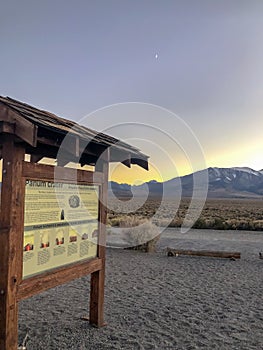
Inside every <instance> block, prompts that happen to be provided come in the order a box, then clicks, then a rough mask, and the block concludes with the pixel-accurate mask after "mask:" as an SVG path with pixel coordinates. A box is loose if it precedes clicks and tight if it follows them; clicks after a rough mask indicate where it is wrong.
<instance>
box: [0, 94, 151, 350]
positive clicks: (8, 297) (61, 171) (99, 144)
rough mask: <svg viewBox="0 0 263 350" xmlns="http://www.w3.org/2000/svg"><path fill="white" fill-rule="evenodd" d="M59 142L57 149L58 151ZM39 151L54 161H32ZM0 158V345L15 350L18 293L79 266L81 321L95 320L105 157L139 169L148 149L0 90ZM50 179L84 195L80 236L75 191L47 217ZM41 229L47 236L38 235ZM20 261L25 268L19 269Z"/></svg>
mask: <svg viewBox="0 0 263 350" xmlns="http://www.w3.org/2000/svg"><path fill="white" fill-rule="evenodd" d="M65 139H66V140H67V142H64V140H65ZM61 149H63V152H61V154H62V155H61V156H60V157H58V152H59V151H60V150H61ZM26 155H27V156H26ZM43 157H48V158H52V159H56V160H57V165H55V166H53V165H46V164H39V163H38V162H39V161H40V160H41V159H42V158H43ZM0 158H1V159H2V190H1V210H0V350H17V347H18V344H17V342H18V302H19V301H20V300H21V299H24V298H28V297H30V296H32V295H34V294H37V293H40V292H42V291H44V290H47V289H49V288H52V287H55V286H57V285H60V284H63V283H66V282H68V281H70V280H73V279H75V278H79V277H81V276H84V275H87V274H91V282H90V283H91V286H90V310H89V322H90V323H91V324H93V325H95V326H97V327H101V326H103V325H104V318H103V307H104V278H105V243H106V231H105V224H106V219H107V207H106V205H107V190H108V165H109V162H122V163H123V164H125V165H126V166H128V167H130V166H131V164H137V165H139V166H140V167H143V168H144V169H146V170H147V169H148V157H147V156H146V155H144V154H143V153H141V152H140V151H139V150H138V149H137V148H134V147H132V146H130V145H128V144H126V143H124V142H121V141H119V140H117V139H115V138H113V137H110V136H108V135H105V134H102V133H96V132H95V131H93V130H90V129H88V128H86V127H83V126H80V125H78V124H76V123H74V122H72V121H69V120H66V119H62V118H59V117H57V116H56V115H54V114H52V113H49V112H46V111H43V110H40V109H37V108H34V107H32V106H29V105H27V104H25V103H21V102H19V101H16V100H14V99H11V98H9V97H0ZM69 162H74V163H77V164H79V168H80V167H83V166H85V165H92V166H94V171H88V170H83V169H82V168H81V169H72V168H70V167H67V164H68V163H69ZM57 183H58V184H59V186H58V187H59V188H60V192H59V196H60V197H61V196H62V197H63V195H64V192H63V191H64V190H63V188H65V191H68V192H66V193H68V194H69V195H70V191H71V188H74V187H75V188H76V187H77V188H78V190H79V191H80V192H81V191H82V192H83V193H84V195H85V196H86V197H85V196H84V201H85V200H86V202H87V203H86V204H87V205H91V207H92V208H93V214H94V213H95V216H97V217H96V219H97V226H96V220H94V218H93V219H91V220H79V221H78V222H77V225H80V227H81V230H82V229H83V230H84V228H83V227H84V226H85V229H86V228H88V227H89V225H91V224H92V225H93V226H92V227H93V232H88V229H87V231H85V233H83V232H84V231H81V232H82V233H83V235H82V238H80V237H79V236H78V234H77V233H76V232H75V231H74V227H73V229H71V228H70V223H69V221H70V220H71V219H72V216H71V217H70V210H72V211H74V210H75V211H74V213H76V214H74V215H78V213H79V211H78V210H79V208H80V203H79V198H78V196H76V195H71V196H70V198H71V199H70V200H69V201H67V203H68V202H70V201H71V202H70V207H69V211H68V214H67V213H64V209H63V210H61V212H60V218H55V219H54V217H55V216H54V215H55V214H54V213H55V212H56V210H57V209H58V208H57V207H58V204H57V201H55V200H54V198H55V197H54V196H55V194H54V193H55V192H54V188H56V187H57V186H56V184H57ZM31 185H32V187H31V188H30V186H31ZM34 186H35V187H34ZM37 186H40V187H41V191H39V189H38V188H37ZM61 188H62V189H61ZM34 191H35V192H34ZM85 191H86V192H87V193H88V195H86V194H85V193H86V192H85ZM94 192H96V194H97V198H98V200H97V201H96V200H95V199H94V198H95V197H94V196H93V194H94ZM42 195H43V197H42ZM36 196H38V197H36ZM89 196H91V197H89ZM36 198H37V199H36ZM56 198H57V197H56ZM89 198H91V199H89ZM81 200H82V199H81ZM94 202H95V203H94ZM41 205H42V207H41ZM96 207H97V209H94V208H96ZM46 208H49V209H48V210H49V211H48V212H47V213H46V214H48V215H46V214H45V210H47V209H46ZM50 208H51V209H50ZM52 208H53V209H52ZM59 210H60V208H59ZM65 211H66V210H65ZM38 213H41V215H42V217H41V218H39V217H38ZM33 214H34V215H33ZM44 214H45V215H44ZM67 215H69V216H68V217H69V219H68V218H67ZM53 216H54V217H53ZM82 219H83V218H82ZM50 220H51V221H52V220H53V221H54V223H50ZM75 224H76V223H75ZM58 228H59V229H62V228H63V230H64V231H63V230H62V232H64V233H63V234H62V235H65V237H64V236H63V237H62V238H61V237H60V238H58V237H56V231H58ZM94 228H95V229H94ZM26 229H27V230H29V231H28V232H29V233H28V234H27V235H26ZM30 230H31V231H30ZM43 232H44V233H43ZM65 232H66V233H65ZM94 233H95V234H94ZM44 235H47V236H48V239H47V242H44V243H43V242H42V241H41V240H42V239H43V237H44ZM93 235H94V237H95V238H94V239H96V241H95V243H94V241H93V243H86V241H85V239H86V238H87V237H88V236H89V238H92V237H93ZM25 237H27V239H28V241H26V238H25ZM96 237H97V238H96ZM40 241H41V245H40ZM89 249H91V252H92V253H91V254H87V251H88V250H89ZM85 254H86V255H85ZM62 256H63V257H64V258H63V259H64V260H63V259H62V258H61V257H62ZM74 256H75V257H76V258H74ZM59 259H60V260H59ZM61 259H62V260H61ZM28 261H29V262H30V268H33V270H32V273H30V271H29V272H27V271H25V266H27V265H26V264H28ZM45 264H47V266H48V267H47V268H45ZM35 265H37V266H38V269H36V270H34V266H35ZM35 267H36V266H35Z"/></svg>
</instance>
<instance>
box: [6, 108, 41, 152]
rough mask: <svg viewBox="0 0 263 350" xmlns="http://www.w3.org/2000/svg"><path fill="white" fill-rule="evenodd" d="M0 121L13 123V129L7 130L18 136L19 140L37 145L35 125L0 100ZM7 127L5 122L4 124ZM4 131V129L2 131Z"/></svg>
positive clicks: (36, 128)
mask: <svg viewBox="0 0 263 350" xmlns="http://www.w3.org/2000/svg"><path fill="white" fill-rule="evenodd" d="M0 121H2V122H6V123H8V124H9V126H10V124H13V128H14V129H13V131H12V132H9V133H12V134H14V135H16V136H18V137H19V138H20V139H21V140H23V141H25V142H26V143H28V144H29V145H31V146H33V147H36V145H37V130H38V127H37V125H34V124H33V123H31V122H30V121H28V120H27V119H25V118H21V116H20V115H19V114H18V113H16V112H14V111H13V110H12V109H11V108H8V107H7V106H5V105H4V104H2V103H1V102H0ZM5 127H7V124H6V125H5ZM3 132H5V131H3Z"/></svg>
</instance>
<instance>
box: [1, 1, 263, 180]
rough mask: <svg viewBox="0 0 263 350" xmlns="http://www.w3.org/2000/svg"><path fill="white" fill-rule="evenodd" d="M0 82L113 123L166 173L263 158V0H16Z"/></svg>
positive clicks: (6, 91)
mask: <svg viewBox="0 0 263 350" xmlns="http://www.w3.org/2000/svg"><path fill="white" fill-rule="evenodd" d="M0 41H1V55H0V70H1V79H0V94H1V95H2V96H10V97H13V98H15V99H18V100H20V101H23V102H26V103H29V104H31V105H33V106H36V107H39V108H41V109H45V110H48V111H51V112H53V113H55V114H57V115H58V116H61V117H64V118H68V119H71V120H75V121H77V122H79V123H81V124H83V125H86V126H87V127H90V128H93V129H95V130H98V131H104V132H106V133H109V134H111V135H113V136H115V137H118V138H121V139H122V140H124V141H126V142H128V143H131V144H133V145H135V146H137V147H139V148H140V149H141V150H142V151H143V152H144V153H146V154H147V155H149V156H150V171H149V172H146V171H145V170H143V169H140V168H138V166H133V168H132V169H128V168H125V167H124V166H123V165H119V164H113V165H112V167H111V178H112V179H113V180H115V181H118V182H129V183H140V182H142V181H148V180H157V181H161V180H167V179H170V178H173V177H176V176H178V175H184V174H187V173H191V172H193V171H196V170H200V169H203V168H205V167H209V166H218V167H234V166H248V167H251V168H254V169H256V170H259V169H262V168H263V159H262V158H263V156H262V154H263V140H262V130H263V118H262V112H263V98H262V97H263V65H262V62H263V1H261V0H247V1H243V0H220V1H216V0H181V1H177V0H171V1H170V0H164V1H156V0H151V1H148V0H128V1H127V0H96V1H90V0H76V1H74V2H73V1H67V0H56V1H50V0H46V1H35V0H34V1H33V0H23V1H18V0H16V1H14V0H10V1H8V2H7V1H6V2H3V3H2V4H1V12H0Z"/></svg>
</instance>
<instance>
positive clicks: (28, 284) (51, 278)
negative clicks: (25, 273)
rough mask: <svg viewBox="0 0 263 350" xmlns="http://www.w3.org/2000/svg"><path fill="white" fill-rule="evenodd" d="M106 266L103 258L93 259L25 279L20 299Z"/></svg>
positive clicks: (20, 291) (19, 290) (20, 290)
mask: <svg viewBox="0 0 263 350" xmlns="http://www.w3.org/2000/svg"><path fill="white" fill-rule="evenodd" d="M103 266H104V261H103V260H102V259H98V258H95V259H92V260H87V261H84V262H80V263H75V264H71V265H70V266H63V267H61V268H58V269H56V270H54V271H48V272H46V273H42V274H39V275H37V276H34V277H30V278H27V279H25V280H24V281H23V282H22V284H20V286H19V288H18V296H17V297H18V300H21V299H25V298H28V297H31V296H33V295H35V294H38V293H40V292H43V291H45V290H47V289H50V288H53V287H56V286H58V285H61V284H63V283H67V282H70V281H72V280H74V279H76V278H80V277H83V276H85V275H89V274H91V273H93V272H94V271H98V270H101V269H102V268H103Z"/></svg>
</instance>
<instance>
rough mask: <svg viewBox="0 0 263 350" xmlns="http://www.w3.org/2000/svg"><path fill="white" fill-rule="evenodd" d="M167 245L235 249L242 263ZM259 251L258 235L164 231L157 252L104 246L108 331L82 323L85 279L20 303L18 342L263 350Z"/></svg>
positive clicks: (262, 243) (58, 349)
mask: <svg viewBox="0 0 263 350" xmlns="http://www.w3.org/2000/svg"><path fill="white" fill-rule="evenodd" d="M112 239H113V238H112ZM113 240H114V239H113ZM167 245H169V246H174V247H180V248H186V249H187V248H191V249H193V248H194V249H208V248H211V247H212V248H213V249H218V250H222V248H224V250H239V251H241V252H242V258H241V259H240V260H237V261H230V260H229V259H216V258H203V257H177V258H176V257H170V258H168V257H167V256H166V255H165V254H164V253H163V252H162V248H164V247H165V246H167ZM260 247H261V248H262V247H263V233H262V232H261V233H251V232H249V233H246V232H236V231H235V232H220V231H219V232H218V231H207V230H206V231H205V232H203V231H200V230H198V231H196V230H195V231H194V230H193V231H191V232H189V233H188V234H187V236H185V235H183V236H181V234H180V232H179V231H178V230H172V229H168V231H166V232H165V233H164V234H163V236H162V238H161V240H160V244H159V252H158V253H155V254H145V253H141V252H137V251H129V250H123V249H112V248H108V249H107V274H106V276H107V277H106V290H105V298H106V300H105V319H106V321H107V323H108V325H107V327H104V328H101V329H96V328H92V327H90V326H89V324H88V323H87V322H86V321H83V320H82V319H81V317H82V316H87V312H88V311H87V310H88V305H89V277H84V278H82V279H78V280H75V281H73V282H71V283H68V284H66V285H63V286H60V287H56V288H54V289H51V290H49V291H47V292H44V293H41V294H39V295H37V296H35V297H33V298H30V299H27V300H25V301H23V302H21V303H20V314H19V340H20V342H21V341H22V339H23V337H24V336H25V334H26V332H28V333H29V341H28V344H27V349H28V350H33V349H36V350H42V349H45V350H47V349H48V350H49V349H50V350H53V349H54V350H64V349H65V350H66V349H74V350H75V349H76V350H81V349H93V350H100V349H125V350H126V349H127V350H128V349H149V350H152V349H158V350H159V349H178V350H184V349H188V350H190V349H207V350H208V349H209V350H211V349H213V350H215V349H220V350H223V349H226V350H231V349H239V350H240V349H244V350H249V349H257V350H259V349H263V298H262V282H263V260H260V259H258V256H257V254H258V251H259V250H260Z"/></svg>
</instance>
